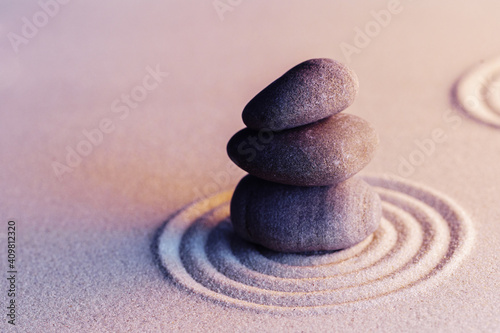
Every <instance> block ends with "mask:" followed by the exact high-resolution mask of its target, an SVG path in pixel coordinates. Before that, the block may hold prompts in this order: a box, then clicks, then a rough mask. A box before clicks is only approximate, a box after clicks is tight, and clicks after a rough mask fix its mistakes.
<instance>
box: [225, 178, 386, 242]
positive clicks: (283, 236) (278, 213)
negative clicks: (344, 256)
mask: <svg viewBox="0 0 500 333" xmlns="http://www.w3.org/2000/svg"><path fill="white" fill-rule="evenodd" d="M381 214H382V213H381V203H380V198H379V196H378V194H377V193H375V191H374V190H373V189H372V188H371V187H370V186H369V185H368V184H367V183H365V182H364V181H363V180H361V179H358V178H356V177H354V178H351V179H348V180H346V181H345V182H342V183H340V184H338V185H337V186H318V187H300V186H290V185H283V184H277V183H272V182H268V181H265V180H262V179H259V178H257V177H253V176H251V175H248V176H246V177H244V178H243V179H242V180H241V181H240V183H239V184H238V186H237V187H236V190H235V192H234V195H233V198H232V200H231V221H232V223H233V227H234V230H235V232H236V234H237V235H239V236H240V237H241V238H243V239H245V240H247V241H250V242H253V243H256V244H259V245H262V246H264V247H266V248H269V249H271V250H274V251H280V252H306V251H324V250H339V249H344V248H347V247H350V246H353V245H355V244H357V243H359V242H361V241H362V240H364V239H365V238H366V237H368V236H369V235H370V234H371V233H373V232H374V231H375V230H376V229H377V228H378V226H379V223H380V219H381Z"/></svg>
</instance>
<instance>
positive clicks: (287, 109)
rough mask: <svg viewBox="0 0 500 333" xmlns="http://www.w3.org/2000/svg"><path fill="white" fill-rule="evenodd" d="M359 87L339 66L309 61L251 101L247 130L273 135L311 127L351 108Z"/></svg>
mask: <svg viewBox="0 0 500 333" xmlns="http://www.w3.org/2000/svg"><path fill="white" fill-rule="evenodd" d="M358 87H359V83H358V78H357V76H356V74H355V73H354V72H353V71H352V70H351V69H350V68H348V67H347V66H345V65H343V64H341V63H340V62H338V61H335V60H332V59H311V60H307V61H304V62H303V63H300V64H298V65H297V66H295V67H293V68H292V69H290V70H289V71H288V72H286V73H285V74H283V75H282V76H281V77H279V78H278V79H276V81H274V82H272V83H271V84H270V85H269V86H267V87H266V88H264V90H262V91H261V92H260V93H258V94H257V95H256V96H255V97H254V98H253V99H252V100H250V102H248V104H247V105H246V106H245V108H244V110H243V122H244V123H245V125H246V126H247V127H248V128H252V129H255V130H259V129H263V128H264V129H270V130H273V131H279V130H282V129H287V128H293V127H297V126H301V125H306V124H310V123H312V122H315V121H317V120H320V119H323V118H326V117H328V116H331V115H334V114H336V113H338V112H341V111H342V110H344V109H345V108H347V107H348V106H349V105H351V104H352V102H353V101H354V98H355V97H356V93H357V91H358Z"/></svg>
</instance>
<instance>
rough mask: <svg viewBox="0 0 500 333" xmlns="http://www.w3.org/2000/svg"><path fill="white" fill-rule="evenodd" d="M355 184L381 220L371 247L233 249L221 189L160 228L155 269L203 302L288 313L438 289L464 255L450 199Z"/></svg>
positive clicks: (380, 184)
mask: <svg viewBox="0 0 500 333" xmlns="http://www.w3.org/2000/svg"><path fill="white" fill-rule="evenodd" d="M365 180H366V181H367V182H368V183H369V184H370V185H372V186H373V187H374V188H375V189H376V191H377V192H378V193H379V195H380V196H381V199H382V202H383V215H384V218H383V221H382V222H381V226H380V228H379V230H377V232H375V233H374V234H373V236H372V238H371V239H367V240H365V241H364V242H362V243H360V244H358V245H356V246H354V247H352V248H350V249H347V250H344V251H337V252H333V253H321V254H309V255H307V256H305V255H300V254H279V253H271V252H268V251H265V250H262V249H257V248H256V247H255V246H254V245H252V244H249V243H246V242H236V241H235V238H234V235H233V234H232V227H231V225H230V220H229V219H228V218H229V207H228V203H229V201H230V199H231V195H232V191H231V192H225V193H221V194H218V195H216V196H213V197H210V198H208V199H206V200H204V201H201V202H198V203H194V204H192V205H191V206H189V207H187V208H186V209H184V210H182V211H180V212H179V213H178V214H177V215H176V216H174V217H172V218H171V219H170V220H169V221H168V222H167V224H166V225H165V228H164V229H163V231H162V234H161V235H160V236H159V239H158V252H159V253H158V254H159V257H160V259H161V262H162V265H163V266H164V267H165V268H166V270H167V271H168V272H169V273H170V274H171V276H172V277H173V278H174V279H175V280H176V281H177V282H178V283H180V284H181V285H183V286H185V287H187V288H188V289H190V290H192V291H194V292H196V293H198V294H201V295H204V296H206V297H209V298H210V299H212V300H216V301H223V302H225V303H228V304H230V305H233V306H237V307H243V308H250V309H254V310H266V311H279V312H283V311H285V312H293V313H295V312H297V311H299V312H306V313H309V312H311V311H313V312H324V311H331V310H334V309H337V310H338V309H340V308H341V307H343V306H354V307H363V306H368V305H369V304H371V303H374V302H381V301H387V300H391V299H392V300H393V299H398V298H399V297H405V296H408V294H409V293H410V294H412V293H418V292H421V291H423V290H425V289H426V288H428V287H435V286H436V285H437V284H439V283H441V282H442V281H443V280H444V279H445V278H446V277H447V276H449V274H450V273H451V272H452V271H453V270H455V269H456V268H457V267H458V265H459V264H460V262H461V261H462V260H463V258H464V257H465V256H466V255H467V253H468V252H469V251H470V250H471V247H472V244H473V240H474V229H473V227H472V223H471V221H470V219H469V218H468V217H467V216H466V214H465V213H464V212H463V211H462V209H461V208H460V207H459V206H458V205H457V204H455V203H454V202H453V201H452V200H451V199H449V198H447V197H446V196H444V195H443V194H440V193H438V192H436V191H434V190H432V189H429V188H427V187H424V186H421V185H419V184H417V183H413V182H409V181H407V180H402V179H399V178H380V177H365ZM263 252H264V253H263Z"/></svg>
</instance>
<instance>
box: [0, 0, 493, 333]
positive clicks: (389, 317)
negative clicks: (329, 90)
mask: <svg viewBox="0 0 500 333" xmlns="http://www.w3.org/2000/svg"><path fill="white" fill-rule="evenodd" d="M44 3H45V2H44ZM216 3H217V2H216ZM224 3H226V2H225V1H224ZM227 3H229V1H228V2H227ZM231 3H232V4H231V7H230V10H227V11H224V12H222V11H221V9H220V8H221V7H217V8H218V10H219V11H218V10H217V9H216V7H214V4H213V2H212V1H205V2H199V3H197V4H196V5H194V4H192V3H188V2H182V3H181V2H174V1H167V2H159V1H158V2H154V3H148V4H146V3H136V2H132V1H108V2H105V3H104V4H103V3H101V2H97V1H85V2H78V1H71V2H68V3H67V4H64V5H62V4H61V5H59V7H58V9H57V10H55V9H54V8H55V7H52V12H51V15H52V16H49V15H48V14H47V15H45V16H44V15H43V13H42V14H39V12H40V11H41V10H42V9H41V7H40V5H39V4H38V3H36V2H33V3H32V4H19V3H18V2H12V1H11V2H5V3H3V4H2V5H0V22H1V23H0V34H1V36H2V38H1V39H0V57H1V58H0V59H2V61H1V62H0V101H1V103H0V163H1V165H0V212H1V219H2V225H3V227H2V228H3V229H2V230H0V242H1V244H2V245H1V246H0V248H3V250H0V252H2V253H3V254H2V255H1V258H3V259H2V260H1V265H0V268H1V270H2V272H3V273H2V274H3V276H4V277H6V274H7V273H6V272H7V257H6V254H7V252H6V241H7V226H6V224H7V221H8V220H9V219H12V220H15V221H16V226H17V228H16V248H17V252H16V254H17V257H16V265H17V267H16V269H17V271H18V273H17V279H16V296H15V301H16V326H15V327H13V326H11V325H9V324H7V322H6V315H5V314H6V306H7V302H9V297H8V296H7V290H8V288H9V286H8V285H7V280H6V279H5V278H3V279H2V281H3V282H1V283H0V295H1V296H0V307H1V308H2V309H4V310H3V312H2V316H1V317H2V318H3V319H2V320H1V322H0V331H2V332H16V331H17V332H128V331H130V332H133V331H138V332H158V331H166V332H171V331H173V332H186V331H188V332H189V331H205V332H221V331H222V332H234V331H239V332H248V331H250V332H276V331H283V332H284V331H287V332H288V331H298V332H301V331H304V332H327V331H328V332H331V331H339V332H350V331H369V332H401V331H410V332H411V331H414V332H416V331H418V332H422V331H424V332H434V331H441V332H497V331H499V330H500V319H499V318H500V310H499V307H498V304H499V303H500V287H499V286H500V271H499V269H498V267H499V265H498V263H499V257H498V253H499V252H500V205H499V201H500V177H499V176H498V174H499V173H498V170H499V169H498V168H499V165H500V130H499V127H498V125H499V121H498V119H499V118H498V115H499V112H498V111H499V103H498V101H499V96H500V95H499V94H500V93H499V91H500V88H499V84H498V73H499V70H498V68H499V66H498V57H499V56H500V46H499V44H498V31H499V30H500V20H498V13H499V12H500V5H499V4H498V3H497V2H495V1H480V2H479V3H478V2H474V3H472V2H470V3H465V2H451V1H447V2H440V3H439V4H436V3H434V2H430V1H401V2H400V4H399V6H396V7H394V5H393V4H391V3H389V2H387V1H375V2H374V1H361V2H359V1H358V2H353V3H347V2H331V1H309V2H307V3H304V2H298V1H292V2H290V1H286V2H285V1H280V2H273V3H268V2H265V3H264V2H260V1H257V2H256V1H252V2H249V1H242V2H237V1H233V2H231ZM225 8H226V9H227V7H225ZM389 10H391V11H389ZM381 11H383V12H381ZM380 13H386V14H387V13H391V14H390V16H387V15H386V16H385V19H383V18H381V17H380V15H381V14H380ZM23 17H26V19H25V20H23ZM44 17H45V18H46V21H44V20H45V19H44ZM375 17H378V20H379V21H380V20H382V21H380V22H382V23H383V25H382V24H381V23H377V20H376V18H375ZM33 19H35V20H38V21H36V22H37V24H38V25H39V27H38V28H36V29H34V30H33V29H32V31H30V32H26V31H27V30H26V29H28V28H25V29H24V30H25V33H28V35H27V36H28V37H23V38H25V40H22V39H18V41H19V40H21V42H17V44H16V45H17V46H15V47H13V44H12V43H11V41H10V40H9V38H10V39H11V40H12V38H13V37H12V36H13V35H12V34H9V33H15V34H17V35H18V36H22V34H23V25H24V24H26V23H25V22H26V20H28V21H30V22H33ZM358 28H359V29H361V30H365V29H372V30H371V31H370V32H369V35H366V36H364V37H363V36H361V37H360V35H359V36H357V31H360V30H359V29H358ZM9 36H10V37H9ZM16 51H17V52H16ZM318 57H328V58H333V59H336V60H339V61H341V62H345V63H347V64H348V65H349V67H351V68H352V69H353V70H354V71H355V72H356V73H357V75H358V77H359V82H360V88H359V93H358V95H357V97H356V101H355V102H354V103H353V104H352V105H351V106H350V107H349V113H352V114H355V115H358V116H360V117H362V118H364V119H366V120H367V121H369V122H370V123H372V124H373V126H374V128H375V129H376V130H377V132H378V133H379V135H380V146H379V148H378V150H377V153H376V155H375V157H374V159H373V161H372V162H371V163H370V164H369V165H368V166H367V167H366V168H365V169H363V171H362V173H361V174H360V175H361V176H363V177H366V179H367V181H368V182H369V183H370V184H371V185H372V186H374V188H375V189H376V191H377V192H378V193H379V194H380V195H381V197H382V202H383V215H384V218H383V220H382V222H381V226H380V228H379V229H378V230H377V231H376V232H375V233H374V234H373V235H372V236H370V237H369V238H368V239H366V240H365V241H363V242H361V243H359V244H358V245H356V246H354V247H352V248H350V249H347V250H344V251H338V252H331V253H321V254H319V253H311V254H309V255H297V254H295V255H294V254H288V255H282V254H278V253H274V252H271V251H267V250H264V249H262V248H259V247H255V246H253V245H250V244H247V243H243V242H238V241H237V239H236V238H235V237H234V235H233V233H232V230H231V225H230V223H229V220H228V202H229V198H230V195H231V192H232V191H233V190H234V187H235V185H236V184H237V182H238V181H239V179H240V178H241V177H243V175H244V172H242V171H240V170H238V168H237V167H236V166H234V164H233V163H232V162H231V161H230V160H229V159H228V158H227V155H226V152H225V146H226V143H227V141H228V140H229V138H230V137H231V136H232V134H233V133H235V132H236V131H238V130H239V129H241V128H243V126H244V125H243V123H242V121H241V111H242V109H243V107H244V106H245V105H246V103H247V102H248V101H249V100H250V99H251V98H252V97H253V96H255V94H256V93H257V92H258V91H260V90H261V89H262V88H263V87H265V86H266V85H267V84H269V83H270V82H271V81H272V80H274V79H275V78H276V77H278V76H279V75H281V74H282V73H284V72H285V71H286V70H287V69H289V68H291V67H292V66H293V65H295V64H297V63H299V62H301V61H303V60H306V59H310V58H318Z"/></svg>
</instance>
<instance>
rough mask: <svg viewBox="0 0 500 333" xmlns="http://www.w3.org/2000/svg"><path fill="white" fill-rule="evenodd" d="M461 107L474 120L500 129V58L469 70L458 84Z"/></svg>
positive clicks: (458, 97) (457, 96) (457, 89)
mask: <svg viewBox="0 0 500 333" xmlns="http://www.w3.org/2000/svg"><path fill="white" fill-rule="evenodd" d="M455 89H456V90H455V95H456V99H457V102H458V103H459V104H460V107H461V108H462V109H463V110H464V111H465V112H467V113H468V114H469V115H470V116H472V117H473V118H475V119H477V120H479V121H481V122H482V123H485V124H487V125H490V126H493V127H497V128H500V57H499V58H494V59H491V60H489V61H485V62H483V63H481V64H479V65H477V66H475V67H473V68H472V69H471V70H469V71H468V72H467V73H466V74H465V75H464V76H463V77H462V78H461V79H460V80H459V81H458V82H457V85H456V88H455Z"/></svg>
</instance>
